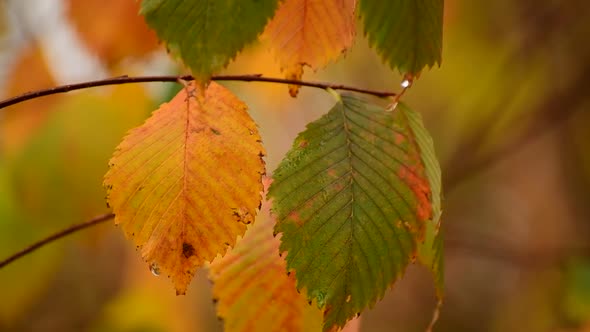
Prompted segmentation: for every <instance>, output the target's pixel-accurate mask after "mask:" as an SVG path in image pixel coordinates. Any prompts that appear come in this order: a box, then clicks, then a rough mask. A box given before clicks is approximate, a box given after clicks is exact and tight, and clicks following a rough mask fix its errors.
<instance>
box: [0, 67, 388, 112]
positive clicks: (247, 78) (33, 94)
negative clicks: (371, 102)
mask: <svg viewBox="0 0 590 332" xmlns="http://www.w3.org/2000/svg"><path fill="white" fill-rule="evenodd" d="M181 80H182V81H193V80H194V78H193V77H192V76H191V75H182V76H170V75H165V76H135V77H130V76H127V75H124V76H119V77H113V78H107V79H103V80H97V81H89V82H82V83H77V84H67V85H61V86H57V87H54V88H50V89H44V90H36V91H30V92H27V93H24V94H22V95H20V96H16V97H13V98H10V99H6V100H4V101H1V102H0V109H2V108H4V107H8V106H11V105H14V104H18V103H21V102H23V101H27V100H30V99H35V98H39V97H43V96H49V95H54V94H58V93H65V92H69V91H74V90H82V89H88V88H93V87H98V86H105V85H117V84H130V83H146V82H179V81H181ZM211 80H213V81H242V82H266V83H278V84H294V85H301V86H308V87H313V88H319V89H328V88H330V89H334V90H345V91H353V92H359V93H364V94H369V95H373V96H377V97H393V96H395V95H396V93H395V92H389V91H376V90H369V89H362V88H356V87H353V86H347V85H342V84H331V83H322V82H309V81H298V80H289V79H284V78H276V77H264V76H262V75H260V74H253V75H218V76H212V77H211Z"/></svg>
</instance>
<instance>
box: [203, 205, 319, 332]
mask: <svg viewBox="0 0 590 332" xmlns="http://www.w3.org/2000/svg"><path fill="white" fill-rule="evenodd" d="M261 210H262V211H264V214H261V215H260V216H259V218H258V220H257V221H256V224H255V225H254V226H252V227H251V228H250V229H249V230H248V231H247V232H246V235H245V236H244V239H243V240H241V241H240V242H239V243H238V244H237V245H236V247H235V248H234V249H233V250H232V251H231V252H229V253H228V254H227V255H226V256H225V257H223V258H220V259H216V260H215V261H214V262H213V263H212V264H211V266H210V274H209V276H210V278H211V279H212V280H213V281H214V282H215V285H214V286H213V296H214V297H215V298H216V299H217V301H218V303H217V313H218V315H219V316H220V317H221V318H223V319H224V326H225V331H226V332H245V331H265V332H274V331H277V332H278V331H289V332H296V331H302V332H303V331H319V330H320V329H321V326H322V312H321V311H320V309H318V308H317V306H316V305H310V304H309V303H308V302H307V300H306V297H305V296H304V295H302V294H299V293H298V292H297V290H296V288H295V278H294V275H291V276H288V275H287V269H286V263H285V260H284V259H282V258H281V257H280V256H279V244H280V241H279V237H276V238H275V237H273V235H272V232H273V227H274V224H275V222H274V220H273V219H272V218H271V217H270V216H269V213H268V210H269V204H268V203H265V204H263V206H262V209H261Z"/></svg>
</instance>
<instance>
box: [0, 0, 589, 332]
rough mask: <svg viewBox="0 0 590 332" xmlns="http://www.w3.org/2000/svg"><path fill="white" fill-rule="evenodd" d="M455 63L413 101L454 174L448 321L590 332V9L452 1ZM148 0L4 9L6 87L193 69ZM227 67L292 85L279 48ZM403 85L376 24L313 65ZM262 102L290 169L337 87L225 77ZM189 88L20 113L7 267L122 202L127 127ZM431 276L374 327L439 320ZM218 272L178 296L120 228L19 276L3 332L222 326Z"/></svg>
mask: <svg viewBox="0 0 590 332" xmlns="http://www.w3.org/2000/svg"><path fill="white" fill-rule="evenodd" d="M445 2H446V3H445V23H444V24H445V25H444V50H443V64H442V66H441V67H440V68H433V69H432V70H426V71H425V72H424V73H423V74H422V76H421V77H420V79H419V80H417V81H416V82H415V84H414V86H413V87H412V88H411V89H410V90H409V91H408V92H407V94H406V95H405V96H404V100H405V101H406V102H407V103H408V104H409V105H410V106H411V107H412V108H414V109H416V110H418V111H420V112H422V114H424V117H425V122H426V126H427V128H428V129H429V130H430V131H431V133H432V135H433V137H434V141H435V145H436V148H437V153H438V156H439V159H440V161H441V164H442V169H443V177H444V183H445V187H444V193H445V197H444V198H445V201H444V209H445V212H444V216H443V223H444V226H443V228H444V232H445V236H446V242H445V247H446V253H445V260H446V273H445V277H446V297H445V304H444V306H443V308H442V312H441V316H440V320H439V322H438V324H437V326H436V329H435V330H436V331H440V332H443V331H453V332H461V331H490V332H495V331H555V332H558V331H559V332H565V331H568V332H574V331H590V3H588V2H587V1H586V0H568V1H557V0H496V1H470V0H446V1H445ZM138 6H139V4H138V2H137V1H133V0H125V1H121V0H63V1H62V0H2V1H0V98H8V97H12V96H15V95H18V94H20V93H23V92H26V91H29V90H34V89H40V88H48V87H52V86H55V85H60V84H67V83H74V82H81V81H86V80H94V79H100V78H105V77H111V76H117V75H144V74H177V73H185V72H184V70H183V69H182V68H180V67H179V66H178V65H176V64H175V63H174V62H173V61H172V60H171V59H170V58H169V57H168V56H167V55H166V53H165V50H164V47H163V46H161V45H159V44H158V41H157V38H156V37H155V36H154V34H153V33H151V32H150V31H148V30H147V28H146V26H145V24H144V22H143V21H142V19H141V17H139V16H138V15H137V12H138ZM225 72H226V73H232V74H246V73H263V74H264V75H268V76H280V72H279V69H278V64H277V63H276V62H275V61H274V59H273V55H272V53H271V52H269V51H268V47H267V45H265V44H264V42H260V43H256V44H254V45H251V46H250V47H248V48H247V49H245V50H244V51H243V52H242V54H241V55H240V56H239V57H238V58H237V60H236V61H235V62H233V63H232V64H231V65H230V66H229V67H228V68H227V69H226V70H225ZM304 78H305V79H308V80H321V81H333V82H337V83H343V84H351V85H355V86H360V87H367V88H374V89H378V90H384V89H386V90H394V91H396V90H400V87H399V83H400V81H401V76H400V75H399V74H398V73H396V72H393V71H391V70H390V69H388V68H387V67H386V66H384V65H382V64H381V62H380V60H379V58H378V56H376V55H375V53H374V51H372V50H371V49H370V48H369V47H368V44H367V41H366V39H365V38H364V36H363V33H362V30H361V29H358V36H357V39H356V42H355V45H354V47H353V48H352V50H351V51H350V52H348V53H347V54H346V56H345V57H344V58H342V59H340V60H339V61H338V62H337V63H334V64H331V65H330V66H328V67H327V68H326V69H324V70H320V71H318V72H315V73H314V72H311V71H309V72H308V73H306V74H305V75H304ZM224 85H226V86H228V87H229V88H230V89H231V90H232V91H233V92H234V93H236V94H237V95H238V96H239V97H240V98H241V99H243V100H244V101H245V102H246V103H247V104H248V105H249V106H250V110H251V114H252V116H253V117H254V118H255V120H256V121H257V122H258V124H259V126H260V130H261V134H262V136H263V140H264V142H265V145H266V148H267V151H268V156H267V159H266V160H267V165H268V170H269V171H270V172H272V170H273V169H274V168H275V167H276V166H277V164H278V162H279V161H280V160H281V158H282V156H283V155H284V153H285V152H286V151H287V149H288V148H289V147H290V145H291V142H292V140H293V139H294V137H295V136H296V134H297V133H298V132H300V131H301V130H302V129H303V128H304V127H305V124H306V123H308V122H310V121H313V120H315V119H316V118H318V117H319V116H320V115H321V114H323V113H325V112H327V111H328V109H329V108H330V107H331V104H332V103H333V101H332V97H330V96H329V95H328V94H326V93H325V92H323V91H321V90H317V89H310V88H302V90H301V91H300V94H299V97H298V98H297V99H293V98H291V97H289V95H288V93H287V87H286V86H282V85H272V84H266V83H242V82H232V83H224ZM177 90H178V87H177V86H176V85H175V84H165V83H150V84H135V85H119V86H111V87H103V88H93V89H89V90H85V91H79V92H71V93H68V94H62V95H54V96H49V97H44V98H39V99H36V100H31V101H28V102H25V103H21V104H18V105H14V106H11V107H8V108H5V109H2V110H0V258H4V257H6V256H8V255H9V254H12V253H13V252H16V251H17V250H20V249H22V248H23V247H25V246H27V245H28V244H30V243H32V242H33V241H36V240H38V239H40V238H43V237H45V236H47V235H49V234H51V233H53V232H56V231H58V230H60V229H62V228H64V227H67V226H68V225H71V224H74V223H79V222H82V221H85V220H88V219H90V218H91V217H93V216H95V215H98V214H101V213H106V212H108V211H109V210H108V209H107V208H106V206H105V203H104V191H103V188H102V176H103V174H104V173H105V171H106V169H107V161H108V159H109V157H110V154H111V153H112V151H113V149H114V147H115V146H116V145H117V144H118V142H119V141H120V140H121V138H122V136H123V134H124V133H125V132H126V131H127V130H129V129H130V128H132V127H134V126H136V125H139V124H140V123H142V122H143V120H144V119H145V118H146V117H147V116H149V114H150V112H151V111H153V110H154V109H156V108H157V106H158V105H159V104H160V103H161V102H163V101H165V100H167V99H169V98H170V97H171V96H172V95H173V94H174V93H175V92H176V91H177ZM434 303H435V299H434V289H433V286H432V282H431V280H430V276H429V274H428V272H427V271H426V270H425V269H423V268H420V267H417V266H412V267H411V268H410V269H409V270H408V273H407V274H406V276H405V277H404V279H403V280H401V281H400V282H398V283H397V284H396V285H395V286H394V287H393V289H392V290H391V291H390V292H388V293H387V295H386V296H385V298H384V299H383V301H381V302H379V303H378V304H377V305H376V306H375V307H374V308H373V309H371V310H368V311H366V312H365V313H364V314H363V315H362V316H361V331H424V329H425V328H426V326H427V325H428V322H429V321H430V317H431V314H432V310H433V307H434ZM221 329H222V323H220V322H219V321H218V320H217V318H216V316H215V305H214V304H213V302H212V301H211V284H210V282H209V281H208V279H207V271H205V270H204V269H203V270H201V271H199V272H198V273H197V276H196V278H195V280H194V282H193V284H192V285H191V287H190V289H189V292H188V295H186V296H181V297H177V296H176V295H175V292H174V290H173V287H172V285H171V284H170V282H169V281H168V280H166V278H157V277H154V276H153V275H152V274H151V273H150V271H149V269H148V267H147V266H146V264H144V263H143V262H142V261H141V259H140V258H139V254H138V253H137V252H135V250H134V248H133V246H132V245H131V244H130V243H128V242H127V241H126V240H125V239H124V237H123V235H122V232H121V231H120V230H118V229H117V228H116V227H114V226H113V224H112V222H107V223H103V224H101V225H97V226H95V227H93V228H91V229H86V230H84V231H81V232H78V233H76V234H74V235H71V236H69V237H67V238H65V239H62V240H60V241H58V242H55V243H52V244H51V245H48V246H46V247H44V248H43V249H41V250H39V251H37V252H35V253H34V254H32V255H30V256H27V257H25V258H22V259H20V260H19V261H17V262H15V263H13V264H11V265H9V266H7V267H5V268H3V269H1V270H0V331H66V332H67V331H91V332H100V331H117V332H140V331H141V332H159V331H162V332H164V331H171V332H176V331H178V332H184V331H221Z"/></svg>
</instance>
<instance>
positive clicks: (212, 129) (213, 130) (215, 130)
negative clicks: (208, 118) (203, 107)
mask: <svg viewBox="0 0 590 332" xmlns="http://www.w3.org/2000/svg"><path fill="white" fill-rule="evenodd" d="M209 129H211V132H212V133H214V134H215V135H221V132H220V131H219V130H217V129H215V128H213V127H211V128H209Z"/></svg>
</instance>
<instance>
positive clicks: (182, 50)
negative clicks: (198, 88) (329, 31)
mask: <svg viewBox="0 0 590 332" xmlns="http://www.w3.org/2000/svg"><path fill="white" fill-rule="evenodd" d="M277 4H278V0H143V2H142V5H141V14H142V15H144V16H145V20H146V22H147V23H148V24H149V26H150V27H152V28H153V29H154V30H156V32H157V34H158V36H159V37H160V39H162V40H163V41H165V42H166V45H167V46H168V49H169V50H170V51H171V52H173V53H175V54H177V55H179V56H180V58H181V59H182V60H183V62H184V63H185V64H186V65H187V66H188V67H189V68H190V69H191V70H192V73H193V75H194V76H195V77H196V78H197V80H199V81H201V82H205V81H207V80H208V79H209V77H210V76H211V75H212V74H213V73H214V72H217V71H219V70H220V69H223V68H224V67H225V66H226V65H227V64H228V62H229V61H230V60H231V59H232V58H233V57H234V56H236V55H237V54H238V52H239V51H240V50H241V49H242V48H243V47H244V46H246V45H247V44H248V43H251V42H253V41H254V40H255V39H256V38H257V36H258V35H259V34H260V33H261V32H262V30H263V29H264V26H265V25H266V23H267V21H268V20H269V19H270V18H271V17H272V15H273V14H274V12H275V10H276V7H277Z"/></svg>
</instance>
